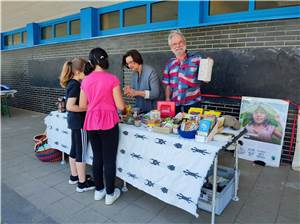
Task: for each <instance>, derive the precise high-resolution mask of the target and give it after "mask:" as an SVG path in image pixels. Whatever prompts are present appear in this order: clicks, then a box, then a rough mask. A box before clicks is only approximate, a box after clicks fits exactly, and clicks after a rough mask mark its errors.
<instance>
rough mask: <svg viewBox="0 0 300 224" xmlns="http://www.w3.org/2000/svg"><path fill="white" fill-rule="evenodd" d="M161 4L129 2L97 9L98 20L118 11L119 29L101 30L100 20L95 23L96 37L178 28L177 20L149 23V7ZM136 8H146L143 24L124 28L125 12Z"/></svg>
mask: <svg viewBox="0 0 300 224" xmlns="http://www.w3.org/2000/svg"><path fill="white" fill-rule="evenodd" d="M158 2H163V1H130V2H124V3H120V4H116V5H112V6H108V7H104V8H100V9H98V12H97V15H98V18H101V15H103V14H107V13H109V12H114V11H118V12H119V19H120V27H117V28H113V29H105V30H103V29H102V30H101V24H100V19H98V21H97V24H96V25H97V30H98V32H97V35H98V36H106V35H119V34H122V33H136V32H145V31H155V30H162V29H168V28H173V27H177V26H178V22H177V21H178V20H177V19H176V20H168V21H161V22H153V23H152V22H151V6H152V4H155V3H158ZM138 7H145V8H146V15H145V17H146V18H145V22H143V23H142V24H139V25H130V26H126V24H125V12H126V11H129V10H131V9H135V8H138Z"/></svg>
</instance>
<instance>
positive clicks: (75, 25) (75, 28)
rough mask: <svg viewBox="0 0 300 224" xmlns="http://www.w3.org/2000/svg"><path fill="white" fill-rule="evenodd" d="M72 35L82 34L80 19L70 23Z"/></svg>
mask: <svg viewBox="0 0 300 224" xmlns="http://www.w3.org/2000/svg"><path fill="white" fill-rule="evenodd" d="M70 34H71V35H75V34H80V19H76V20H73V21H71V22H70Z"/></svg>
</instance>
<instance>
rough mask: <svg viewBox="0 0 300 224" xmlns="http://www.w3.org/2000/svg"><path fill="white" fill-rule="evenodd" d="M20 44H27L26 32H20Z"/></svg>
mask: <svg viewBox="0 0 300 224" xmlns="http://www.w3.org/2000/svg"><path fill="white" fill-rule="evenodd" d="M22 43H27V32H22Z"/></svg>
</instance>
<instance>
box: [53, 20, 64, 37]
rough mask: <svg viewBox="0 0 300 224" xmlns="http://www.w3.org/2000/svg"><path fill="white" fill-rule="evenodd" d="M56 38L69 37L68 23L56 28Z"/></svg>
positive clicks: (57, 25) (58, 25)
mask: <svg viewBox="0 0 300 224" xmlns="http://www.w3.org/2000/svg"><path fill="white" fill-rule="evenodd" d="M54 30H55V37H65V36H67V23H60V24H56V25H55V26H54Z"/></svg>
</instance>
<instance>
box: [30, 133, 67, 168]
mask: <svg viewBox="0 0 300 224" xmlns="http://www.w3.org/2000/svg"><path fill="white" fill-rule="evenodd" d="M47 139H48V138H47V135H45V134H40V135H36V136H34V137H33V141H34V142H35V146H34V151H35V155H36V157H37V158H38V159H39V160H41V161H43V162H57V161H61V160H62V152H61V151H59V150H57V149H54V148H45V149H44V150H41V151H38V148H39V147H41V146H45V145H46V144H47Z"/></svg>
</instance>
